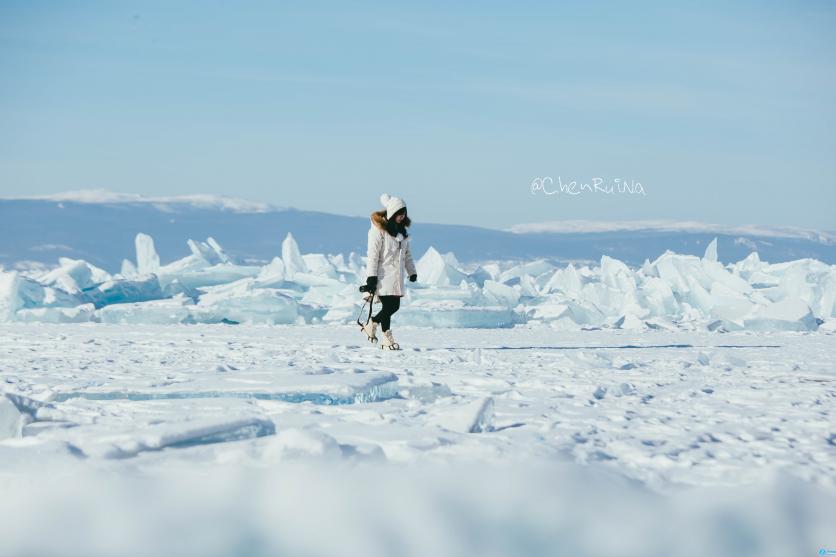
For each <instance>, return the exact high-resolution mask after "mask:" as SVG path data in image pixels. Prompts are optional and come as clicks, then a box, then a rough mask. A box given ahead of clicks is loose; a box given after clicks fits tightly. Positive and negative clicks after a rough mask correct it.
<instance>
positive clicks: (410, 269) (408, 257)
mask: <svg viewBox="0 0 836 557" xmlns="http://www.w3.org/2000/svg"><path fill="white" fill-rule="evenodd" d="M411 243H412V242H410V241H409V240H407V241H406V247H405V248H404V264H405V265H406V272H407V274H408V275H410V276H411V275H414V274H416V273H417V272H418V271H416V270H415V261H413V260H412V247H411V246H410V244H411Z"/></svg>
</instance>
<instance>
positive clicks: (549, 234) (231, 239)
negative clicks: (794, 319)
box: [0, 190, 836, 272]
mask: <svg viewBox="0 0 836 557" xmlns="http://www.w3.org/2000/svg"><path fill="white" fill-rule="evenodd" d="M368 224H369V221H368V215H361V216H345V215H334V214H328V213H321V212H316V211H302V210H297V209H293V208H289V207H277V206H273V205H268V204H265V203H257V202H251V201H246V200H241V199H234V198H227V197H220V196H212V195H190V196H178V197H144V196H140V195H133V194H122V193H113V192H107V191H100V190H92V191H78V192H67V193H62V194H56V195H49V196H38V197H27V198H5V199H0V265H3V266H5V267H6V268H13V267H14V266H15V264H20V262H25V261H28V262H36V263H41V264H46V265H50V266H52V265H55V264H56V263H57V261H58V258H59V257H70V258H75V259H85V260H86V261H89V262H91V263H93V264H95V265H97V266H99V267H102V268H104V269H106V270H108V271H111V272H116V271H118V270H119V268H120V264H121V261H122V259H123V258H124V257H125V255H126V254H130V253H132V252H133V250H134V238H135V237H136V235H137V233H140V232H143V233H146V234H150V235H151V236H152V237H153V238H154V240H155V243H156V248H157V252H158V253H159V255H160V259H161V261H162V262H163V263H165V262H169V261H173V260H175V259H178V258H181V257H183V256H185V255H187V254H188V253H189V248H188V246H187V240H188V239H190V238H192V239H203V238H207V237H209V236H212V237H213V238H215V239H217V240H218V241H219V242H220V243H221V244H222V245H223V246H224V248H225V249H226V250H227V251H228V252H229V253H230V254H232V255H234V256H236V257H237V258H238V259H239V260H241V261H244V262H251V263H266V262H268V261H270V260H271V259H272V258H273V257H274V256H276V255H278V254H279V253H280V250H281V242H282V240H283V239H284V238H285V236H286V235H287V233H288V232H291V233H292V234H293V235H294V237H295V238H296V240H297V242H298V244H299V247H300V249H301V250H302V251H303V252H305V253H343V254H346V255H348V254H349V253H350V252H352V251H354V252H357V253H360V254H362V253H364V252H365V241H366V229H367V227H368ZM412 230H413V249H414V250H415V252H416V253H419V254H420V253H423V252H424V251H426V249H427V248H429V247H430V246H433V247H435V248H437V249H438V250H439V251H441V252H454V253H455V254H456V257H457V258H458V259H459V260H460V261H461V262H462V263H469V262H475V261H484V260H511V259H517V260H527V259H535V258H546V259H549V260H550V261H552V262H554V263H557V264H560V263H563V264H565V263H568V262H575V263H579V262H580V263H589V262H597V261H599V260H600V258H601V255H608V256H610V257H614V258H616V259H619V260H621V261H624V262H625V263H627V264H628V265H641V264H642V262H644V260H645V259H650V260H653V259H654V258H656V257H658V256H659V255H660V254H661V253H663V252H664V251H665V250H666V249H670V250H672V251H675V252H677V253H681V254H693V255H702V254H703V253H704V251H705V248H706V246H707V245H708V243H709V242H710V241H711V240H712V239H713V238H714V237H717V238H718V246H719V253H720V256H721V260H722V261H724V262H733V261H739V260H741V259H743V258H744V257H746V256H747V255H748V254H749V253H750V252H752V251H757V252H758V253H759V255H760V257H761V259H762V260H764V261H769V262H781V261H789V260H795V259H800V258H805V257H810V258H815V259H818V260H820V261H823V262H826V263H836V239H835V238H836V234H832V233H826V232H817V231H809V230H800V229H791V228H777V227H762V226H759V227H753V226H750V227H723V226H716V225H709V224H704V223H671V222H667V221H638V222H632V223H629V222H628V223H623V222H622V223H617V222H616V223H606V222H589V221H563V222H560V223H545V224H543V223H539V224H521V225H518V226H515V227H512V228H510V229H507V230H498V229H488V228H480V227H475V226H462V225H447V224H432V223H428V222H424V221H423V220H422V216H421V215H415V224H414V225H413V229H412Z"/></svg>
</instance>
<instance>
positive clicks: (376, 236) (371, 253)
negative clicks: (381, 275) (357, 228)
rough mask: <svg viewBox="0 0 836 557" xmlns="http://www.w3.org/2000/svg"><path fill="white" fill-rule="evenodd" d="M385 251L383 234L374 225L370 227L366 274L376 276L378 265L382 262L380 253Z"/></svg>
mask: <svg viewBox="0 0 836 557" xmlns="http://www.w3.org/2000/svg"><path fill="white" fill-rule="evenodd" d="M382 251H383V234H381V233H380V231H379V230H376V229H375V228H374V227H371V228H369V247H368V252H367V253H366V259H367V261H366V276H367V277H376V276H377V266H378V264H379V263H380V255H381V252H382Z"/></svg>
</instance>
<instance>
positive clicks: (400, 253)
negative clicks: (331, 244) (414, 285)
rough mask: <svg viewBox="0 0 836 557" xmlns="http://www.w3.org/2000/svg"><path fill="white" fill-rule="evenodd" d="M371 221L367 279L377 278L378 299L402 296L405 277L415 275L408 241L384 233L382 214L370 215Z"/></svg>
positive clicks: (384, 218) (378, 212)
mask: <svg viewBox="0 0 836 557" xmlns="http://www.w3.org/2000/svg"><path fill="white" fill-rule="evenodd" d="M381 213H383V214H381ZM370 220H371V226H370V227H369V246H368V253H367V262H366V276H367V277H377V292H376V294H377V295H378V296H403V295H404V276H406V277H408V276H409V275H414V274H416V273H417V271H416V270H415V262H414V261H413V260H412V248H411V247H410V245H409V240H410V238H409V237H408V236H407V237H404V236H403V235H402V234H401V233H398V235H397V237H393V236H392V235H391V234H389V233H388V232H387V231H386V213H385V211H377V212H374V213H372V216H371V219H370ZM404 267H406V275H404V272H403V269H404Z"/></svg>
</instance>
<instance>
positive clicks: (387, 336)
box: [380, 329, 401, 350]
mask: <svg viewBox="0 0 836 557" xmlns="http://www.w3.org/2000/svg"><path fill="white" fill-rule="evenodd" d="M380 348H382V349H387V348H388V349H389V350H400V349H401V347H400V346H399V345H398V343H397V342H395V337H393V336H392V329H389V330H388V331H383V340H382V341H381V342H380Z"/></svg>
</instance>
